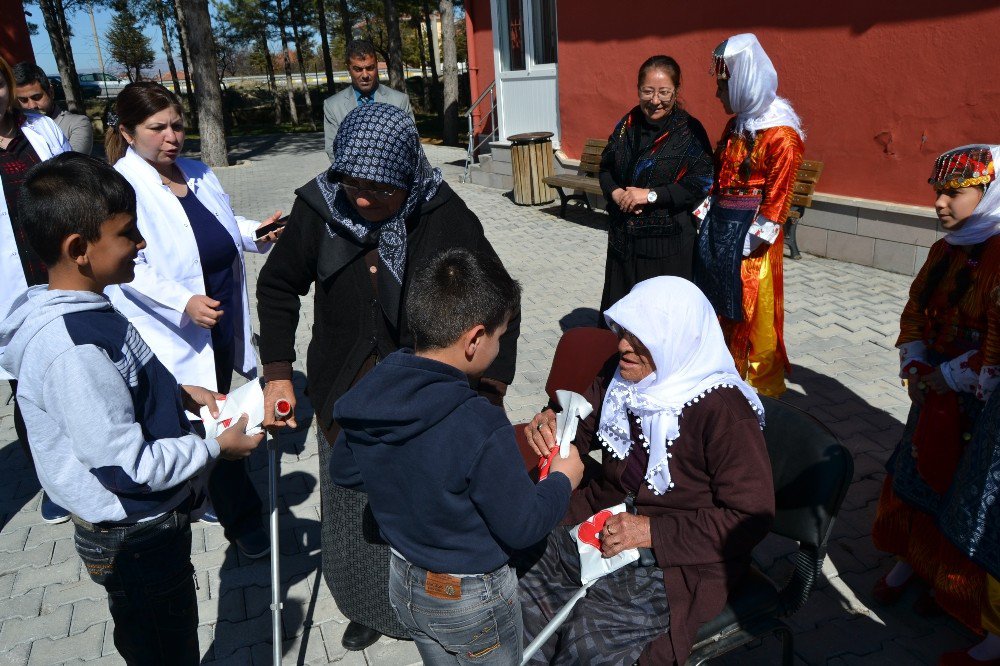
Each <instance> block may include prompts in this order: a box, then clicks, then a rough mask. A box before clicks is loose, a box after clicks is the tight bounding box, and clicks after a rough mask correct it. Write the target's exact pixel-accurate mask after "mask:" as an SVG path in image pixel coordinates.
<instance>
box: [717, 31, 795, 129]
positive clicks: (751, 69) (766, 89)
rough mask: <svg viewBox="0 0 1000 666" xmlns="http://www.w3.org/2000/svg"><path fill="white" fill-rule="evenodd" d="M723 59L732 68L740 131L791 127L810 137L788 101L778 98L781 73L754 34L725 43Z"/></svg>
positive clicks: (732, 96)
mask: <svg viewBox="0 0 1000 666" xmlns="http://www.w3.org/2000/svg"><path fill="white" fill-rule="evenodd" d="M724 44H725V50H724V51H723V55H722V57H723V59H724V60H725V62H726V68H727V69H728V70H729V103H730V104H731V105H732V107H733V111H734V112H735V113H736V131H737V132H744V131H745V132H748V133H749V134H750V135H755V134H757V132H759V131H760V130H763V129H767V128H768V127H782V126H788V127H791V128H792V129H794V130H795V131H796V132H798V134H799V136H800V137H802V139H805V138H806V134H805V131H804V130H803V129H802V121H801V120H800V119H799V116H798V114H796V113H795V110H794V109H793V108H792V105H791V104H789V102H788V100H786V99H784V98H783V97H778V73H777V72H776V71H775V69H774V65H773V64H771V59H770V58H768V57H767V53H765V52H764V48H763V47H762V46H761V45H760V42H758V41H757V37H756V36H755V35H753V34H751V33H748V32H747V33H743V34H739V35H733V36H732V37H730V38H729V39H727V40H726V41H725V42H724Z"/></svg>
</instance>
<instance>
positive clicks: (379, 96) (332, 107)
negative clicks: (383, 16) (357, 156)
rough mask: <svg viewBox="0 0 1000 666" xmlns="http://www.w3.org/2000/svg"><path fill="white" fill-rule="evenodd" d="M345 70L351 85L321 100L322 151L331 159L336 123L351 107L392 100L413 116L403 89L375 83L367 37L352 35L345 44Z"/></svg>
mask: <svg viewBox="0 0 1000 666" xmlns="http://www.w3.org/2000/svg"><path fill="white" fill-rule="evenodd" d="M347 72H348V74H350V76H351V85H350V86H348V87H347V88H344V89H343V90H341V91H340V92H338V93H337V94H336V95H332V96H330V97H327V98H326V101H325V102H323V132H324V134H325V139H324V145H325V146H326V154H327V156H328V157H329V158H330V162H331V163H333V159H334V152H333V144H334V140H335V139H336V138H337V130H338V129H339V128H340V123H341V122H342V121H343V120H344V118H345V117H346V116H347V114H348V113H350V112H351V111H352V110H353V109H354V108H355V107H358V106H361V105H363V104H371V103H372V102H381V103H383V104H392V105H393V106H395V107H399V108H400V109H402V110H403V111H406V112H407V113H409V114H410V116H411V117H413V109H411V108H410V97H409V95H407V94H406V93H404V92H399V91H398V90H393V89H392V88H389V87H388V86H382V85H379V82H378V57H377V56H376V55H375V47H374V46H373V45H372V43H371V42H370V41H368V40H367V39H355V40H353V41H352V42H351V43H350V44H348V45H347Z"/></svg>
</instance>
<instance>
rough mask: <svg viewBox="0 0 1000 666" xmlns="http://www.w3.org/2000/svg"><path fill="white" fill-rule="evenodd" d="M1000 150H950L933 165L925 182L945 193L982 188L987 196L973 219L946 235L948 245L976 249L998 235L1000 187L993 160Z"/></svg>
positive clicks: (979, 147) (978, 146)
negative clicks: (947, 191) (946, 190)
mask: <svg viewBox="0 0 1000 666" xmlns="http://www.w3.org/2000/svg"><path fill="white" fill-rule="evenodd" d="M998 155H1000V146H991V145H988V144H973V145H970V146H962V147H961V148H954V149H952V150H949V151H948V152H946V153H945V154H943V155H941V157H939V158H937V160H936V161H935V162H934V171H933V173H932V174H931V177H930V178H929V179H928V182H929V183H930V184H931V185H933V186H934V189H935V190H937V191H938V192H940V191H941V190H945V189H958V188H960V187H976V186H982V187H983V189H985V190H986V192H985V193H984V194H983V198H982V200H981V201H980V202H979V205H977V206H976V207H975V209H974V210H973V211H972V215H970V216H969V219H968V220H966V221H965V224H963V225H962V226H961V227H960V228H958V229H956V230H955V231H951V232H949V233H947V234H945V237H944V239H945V241H947V242H948V243H949V244H950V245H978V244H979V243H982V242H984V241H986V240H987V239H989V238H991V237H993V236H996V235H997V234H1000V185H997V183H996V177H997V173H996V159H997V156H998Z"/></svg>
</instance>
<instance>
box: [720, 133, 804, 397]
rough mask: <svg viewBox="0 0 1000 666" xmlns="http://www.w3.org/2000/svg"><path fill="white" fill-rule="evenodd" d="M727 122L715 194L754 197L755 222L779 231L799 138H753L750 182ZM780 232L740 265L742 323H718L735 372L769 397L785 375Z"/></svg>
mask: <svg viewBox="0 0 1000 666" xmlns="http://www.w3.org/2000/svg"><path fill="white" fill-rule="evenodd" d="M733 122H734V121H733V120H730V121H729V124H728V125H727V126H726V130H725V132H724V133H723V135H722V136H723V138H722V140H721V141H720V142H719V145H718V147H717V148H716V151H715V186H714V190H713V193H714V194H744V195H746V194H756V195H759V196H760V197H761V204H760V209H759V211H758V219H759V218H762V217H763V218H767V219H768V220H770V221H771V222H776V223H778V224H781V225H783V224H784V223H785V219H786V218H787V217H788V210H789V208H790V207H791V205H792V188H793V186H794V184H795V175H796V172H797V171H798V169H799V165H800V164H801V163H802V152H803V149H804V146H803V143H802V138H801V137H800V136H799V135H798V133H797V132H796V131H795V130H794V129H792V128H791V127H770V128H768V129H765V130H761V131H759V132H757V136H756V140H755V141H754V144H753V152H752V153H751V155H750V174H749V176H750V177H749V178H743V177H742V176H741V175H740V165H741V164H742V162H743V160H744V158H745V157H746V155H747V150H748V141H747V139H746V138H745V137H744V136H743V135H737V134H734V133H733V131H732V129H733ZM783 259H784V232H781V233H779V234H778V237H777V239H775V241H774V243H773V244H772V245H770V246H767V245H764V246H761V247H760V248H758V249H757V250H756V251H754V252H753V253H752V254H751V255H750V256H749V257H745V258H744V259H743V261H742V263H741V272H742V279H743V321H739V322H737V321H732V320H729V319H726V318H725V317H723V318H721V324H722V331H723V333H724V334H725V337H726V344H728V345H729V351H730V352H731V353H732V355H733V359H734V360H735V361H736V369H737V371H738V372H739V373H740V375H741V376H742V377H744V378H745V379H746V380H747V382H748V383H749V384H750V385H751V386H753V387H754V388H755V389H757V391H758V392H760V393H762V394H764V395H767V396H772V397H777V396H780V395H781V394H782V393H784V392H785V372H786V371H787V370H789V369H790V367H789V363H788V355H787V354H786V352H785V339H784V320H785V313H784V288H783V285H784V278H783V267H782V262H783Z"/></svg>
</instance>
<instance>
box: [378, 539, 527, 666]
mask: <svg viewBox="0 0 1000 666" xmlns="http://www.w3.org/2000/svg"><path fill="white" fill-rule="evenodd" d="M427 574H428V572H427V570H426V569H421V568H420V567H418V566H416V565H414V564H410V563H409V562H407V561H406V560H404V559H402V558H400V557H397V556H396V555H393V556H392V561H391V563H390V565H389V602H390V603H391V604H392V607H393V608H394V609H395V610H396V614H397V615H398V616H399V621H400V622H402V623H403V626H405V627H406V628H407V629H409V631H410V637H411V638H412V639H413V642H414V643H416V644H417V650H419V651H420V657H421V659H423V662H424V664H427V665H429V666H439V665H441V664H503V665H504V666H510V665H512V664H513V665H516V664H519V663H520V662H521V654H522V647H521V636H522V634H523V633H524V626H523V624H522V622H521V604H520V602H519V601H518V599H517V576H515V574H514V570H513V569H511V568H510V567H508V566H506V565H504V566H502V567H500V568H499V569H497V570H496V571H493V572H491V573H488V574H481V575H478V576H468V577H464V578H461V579H460V580H461V591H460V592H459V594H460V597H457V598H454V599H443V598H440V596H438V597H435V596H431V595H430V594H428V592H427V590H426V582H427Z"/></svg>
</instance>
